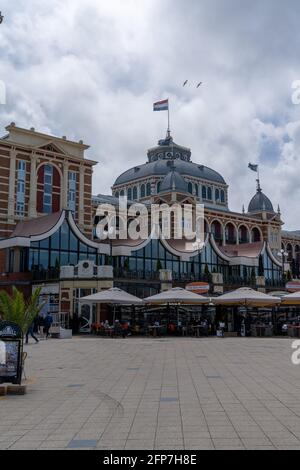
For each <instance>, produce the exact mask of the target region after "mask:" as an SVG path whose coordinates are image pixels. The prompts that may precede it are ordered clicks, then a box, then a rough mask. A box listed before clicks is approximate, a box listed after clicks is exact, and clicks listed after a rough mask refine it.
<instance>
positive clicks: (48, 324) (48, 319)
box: [44, 313, 53, 339]
mask: <svg viewBox="0 0 300 470" xmlns="http://www.w3.org/2000/svg"><path fill="white" fill-rule="evenodd" d="M44 322H45V326H44V332H45V335H46V339H48V337H49V331H50V328H51V325H52V323H53V318H52V315H50V313H48V314H47V316H46V317H45V320H44Z"/></svg>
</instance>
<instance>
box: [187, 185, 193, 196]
mask: <svg viewBox="0 0 300 470" xmlns="http://www.w3.org/2000/svg"><path fill="white" fill-rule="evenodd" d="M188 192H189V193H190V194H193V185H192V183H189V184H188Z"/></svg>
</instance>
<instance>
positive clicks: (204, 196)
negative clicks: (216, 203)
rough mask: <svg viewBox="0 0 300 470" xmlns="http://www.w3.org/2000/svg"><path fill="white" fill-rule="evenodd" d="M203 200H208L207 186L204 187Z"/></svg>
mask: <svg viewBox="0 0 300 470" xmlns="http://www.w3.org/2000/svg"><path fill="white" fill-rule="evenodd" d="M202 198H203V199H207V191H206V186H202Z"/></svg>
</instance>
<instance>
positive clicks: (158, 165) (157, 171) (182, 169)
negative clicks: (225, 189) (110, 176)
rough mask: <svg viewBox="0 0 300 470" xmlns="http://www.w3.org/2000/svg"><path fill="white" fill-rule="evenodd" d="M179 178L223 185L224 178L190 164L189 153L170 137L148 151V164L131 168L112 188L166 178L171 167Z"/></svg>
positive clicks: (205, 168)
mask: <svg viewBox="0 0 300 470" xmlns="http://www.w3.org/2000/svg"><path fill="white" fill-rule="evenodd" d="M173 164H175V166H176V171H177V172H178V173H179V174H180V175H181V176H183V177H184V176H187V177H190V176H191V177H195V178H199V179H202V180H207V181H209V182H213V183H219V184H222V185H225V184H226V182H225V180H224V178H223V177H222V176H221V175H220V174H219V173H218V172H216V171H215V170H212V169H211V168H208V167H206V166H204V165H198V164H196V163H193V162H191V151H190V149H188V148H186V147H182V146H180V145H178V144H176V143H175V142H173V139H172V137H171V136H169V137H167V138H166V139H165V140H160V141H159V143H158V146H157V147H154V148H152V149H150V150H148V162H147V163H145V164H143V165H139V166H136V167H134V168H131V169H130V170H127V171H125V172H124V173H122V175H120V176H119V177H118V178H117V179H116V181H115V183H114V185H113V187H115V186H119V185H123V184H128V183H132V182H134V181H135V180H138V179H141V178H148V177H152V176H158V177H159V176H160V177H164V176H166V175H167V174H168V173H169V172H170V170H171V168H172V165H173Z"/></svg>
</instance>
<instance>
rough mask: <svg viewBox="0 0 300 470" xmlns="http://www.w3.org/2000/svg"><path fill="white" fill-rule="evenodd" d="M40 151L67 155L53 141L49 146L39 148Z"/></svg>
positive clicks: (44, 145)
mask: <svg viewBox="0 0 300 470" xmlns="http://www.w3.org/2000/svg"><path fill="white" fill-rule="evenodd" d="M39 150H46V151H48V152H55V153H62V154H64V155H65V152H64V151H63V150H62V148H61V147H60V146H59V145H57V144H56V143H55V144H54V143H53V142H52V141H49V142H48V143H47V144H43V145H41V146H40V147H39Z"/></svg>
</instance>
